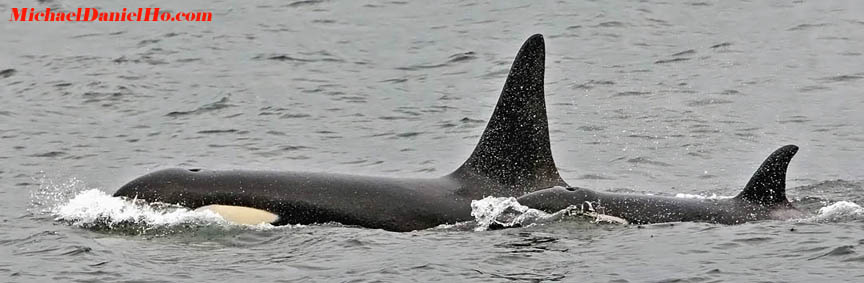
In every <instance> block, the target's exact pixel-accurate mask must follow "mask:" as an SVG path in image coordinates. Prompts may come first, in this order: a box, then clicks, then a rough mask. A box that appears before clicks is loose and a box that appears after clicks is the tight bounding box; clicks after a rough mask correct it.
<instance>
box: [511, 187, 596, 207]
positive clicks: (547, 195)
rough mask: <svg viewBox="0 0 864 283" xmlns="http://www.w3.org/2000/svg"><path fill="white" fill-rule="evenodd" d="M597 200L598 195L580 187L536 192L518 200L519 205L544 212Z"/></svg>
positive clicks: (553, 188)
mask: <svg viewBox="0 0 864 283" xmlns="http://www.w3.org/2000/svg"><path fill="white" fill-rule="evenodd" d="M596 200H597V193H595V192H594V191H592V190H589V189H584V188H579V187H561V186H555V187H552V188H548V189H543V190H539V191H535V192H532V193H529V194H526V195H523V196H521V197H519V198H518V199H517V201H518V202H519V204H521V205H524V206H527V207H530V208H534V209H539V210H543V211H559V210H562V209H565V208H567V207H569V206H571V205H579V204H583V203H585V202H592V201H596Z"/></svg>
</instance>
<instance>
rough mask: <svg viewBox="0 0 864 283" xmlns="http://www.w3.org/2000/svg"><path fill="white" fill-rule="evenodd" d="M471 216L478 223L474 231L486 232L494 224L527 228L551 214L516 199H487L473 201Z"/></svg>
mask: <svg viewBox="0 0 864 283" xmlns="http://www.w3.org/2000/svg"><path fill="white" fill-rule="evenodd" d="M471 216H474V219H475V220H476V221H477V227H476V228H474V231H485V230H488V229H489V226H490V225H492V224H497V225H501V226H503V227H514V226H526V225H529V224H533V223H535V222H536V221H537V220H539V219H543V218H549V217H550V214H548V213H545V212H543V211H539V210H536V209H531V208H528V207H527V206H524V205H521V204H519V202H518V201H516V198H514V197H486V198H483V199H481V200H472V201H471Z"/></svg>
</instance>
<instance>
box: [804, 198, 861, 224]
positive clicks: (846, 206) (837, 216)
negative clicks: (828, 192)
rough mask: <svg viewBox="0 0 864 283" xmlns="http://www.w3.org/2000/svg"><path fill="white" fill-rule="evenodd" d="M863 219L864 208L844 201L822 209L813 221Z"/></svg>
mask: <svg viewBox="0 0 864 283" xmlns="http://www.w3.org/2000/svg"><path fill="white" fill-rule="evenodd" d="M862 218H864V207H861V206H860V205H858V204H856V203H854V202H851V201H845V200H844V201H838V202H835V203H833V204H831V205H829V206H826V207H823V208H820V209H819V211H818V212H817V214H816V215H815V216H813V217H812V218H811V219H812V220H814V221H816V222H842V221H847V220H855V219H862Z"/></svg>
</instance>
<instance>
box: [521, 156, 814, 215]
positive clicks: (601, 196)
mask: <svg viewBox="0 0 864 283" xmlns="http://www.w3.org/2000/svg"><path fill="white" fill-rule="evenodd" d="M797 152H798V147H797V146H795V145H786V146H783V147H781V148H779V149H777V150H775V151H774V152H773V153H772V154H771V155H770V156H768V158H766V159H765V161H764V162H763V163H762V165H761V166H760V167H759V168H758V169H757V170H756V172H755V173H754V174H753V176H752V177H751V178H750V181H749V182H748V183H747V185H746V186H744V189H743V190H742V191H741V192H740V193H739V194H738V195H737V196H736V197H734V198H730V199H687V198H677V197H662V196H651V195H639V194H615V193H604V192H597V191H593V190H589V189H585V188H578V187H554V188H549V189H544V190H539V191H536V192H533V193H529V194H527V195H524V196H522V197H519V198H518V199H517V201H518V202H519V203H520V204H522V205H525V206H527V207H530V208H534V209H539V210H543V211H546V212H557V211H561V210H563V209H566V208H568V207H571V206H572V205H576V206H577V207H578V208H579V209H581V210H583V211H585V210H593V211H591V212H597V213H601V214H604V215H608V216H614V217H618V218H621V219H624V220H626V221H627V222H629V223H632V224H649V223H662V222H709V223H719V224H740V223H744V222H750V221H757V220H769V219H777V220H782V219H791V218H798V217H801V216H803V213H802V212H800V211H799V210H797V209H796V208H795V207H794V206H792V204H791V203H790V202H789V200H788V199H787V198H786V169H787V168H788V166H789V162H790V161H791V159H792V157H793V156H795V153H797Z"/></svg>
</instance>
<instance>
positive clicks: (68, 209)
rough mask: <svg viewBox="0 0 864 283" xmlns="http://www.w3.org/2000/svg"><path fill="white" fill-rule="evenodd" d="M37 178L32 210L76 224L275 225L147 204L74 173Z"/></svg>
mask: <svg viewBox="0 0 864 283" xmlns="http://www.w3.org/2000/svg"><path fill="white" fill-rule="evenodd" d="M39 182H40V183H41V185H40V187H39V189H38V190H36V191H34V192H33V193H32V194H31V202H32V210H34V212H35V213H37V214H43V215H47V216H51V217H53V218H54V219H55V220H57V221H63V222H67V223H70V224H71V225H75V226H80V227H86V228H91V227H92V228H107V229H113V228H116V227H117V226H119V225H123V226H124V227H128V225H132V226H133V228H135V229H133V231H139V232H140V231H147V230H150V229H154V228H165V227H174V226H178V227H184V226H188V225H190V224H191V225H193V226H221V227H244V228H251V229H255V230H266V229H273V228H275V227H274V226H273V225H270V224H258V225H244V224H233V223H230V222H228V221H226V220H225V219H224V218H222V217H221V216H220V215H219V214H217V213H214V212H212V211H209V210H202V211H195V210H191V209H188V208H184V207H180V206H175V205H165V204H148V203H145V202H143V201H140V200H128V199H125V198H120V197H113V196H111V195H109V194H107V193H105V192H103V191H101V190H99V189H95V188H92V187H88V186H87V185H86V184H84V182H82V181H81V180H79V179H77V178H74V177H72V178H65V179H60V178H49V177H46V176H45V175H44V174H43V176H42V177H41V178H39ZM280 227H281V226H280ZM286 227H288V226H286ZM291 227H294V226H291Z"/></svg>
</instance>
